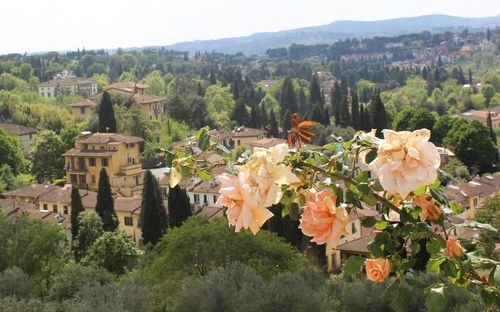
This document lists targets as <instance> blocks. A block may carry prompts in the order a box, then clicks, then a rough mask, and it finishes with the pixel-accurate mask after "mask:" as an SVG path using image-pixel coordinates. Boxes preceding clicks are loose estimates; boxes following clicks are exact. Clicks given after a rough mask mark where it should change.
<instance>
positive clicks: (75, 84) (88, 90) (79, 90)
mask: <svg viewBox="0 0 500 312" xmlns="http://www.w3.org/2000/svg"><path fill="white" fill-rule="evenodd" d="M38 93H40V95H41V96H43V97H45V98H50V97H56V96H58V95H71V94H78V95H81V96H84V97H89V96H92V95H94V94H96V93H97V82H95V81H94V80H92V79H87V78H79V77H68V78H60V79H53V80H49V81H45V82H42V83H40V86H39V87H38Z"/></svg>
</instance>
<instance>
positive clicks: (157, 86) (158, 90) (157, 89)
mask: <svg viewBox="0 0 500 312" xmlns="http://www.w3.org/2000/svg"><path fill="white" fill-rule="evenodd" d="M142 82H143V83H145V84H147V85H148V86H149V88H148V89H146V92H147V93H148V94H153V95H159V96H165V95H166V89H167V85H166V84H165V81H164V80H163V77H162V76H161V72H160V71H159V70H154V71H152V72H150V73H149V74H147V75H146V76H145V77H144V79H143V80H142Z"/></svg>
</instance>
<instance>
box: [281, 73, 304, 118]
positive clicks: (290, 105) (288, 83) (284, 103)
mask: <svg viewBox="0 0 500 312" xmlns="http://www.w3.org/2000/svg"><path fill="white" fill-rule="evenodd" d="M279 100H280V101H279V104H280V107H281V111H282V112H286V111H287V110H288V111H290V112H293V113H296V112H298V111H299V107H298V105H297V98H296V96H295V91H294V90H293V83H292V79H291V78H290V77H286V78H285V80H284V81H283V86H282V87H281V93H280V98H279Z"/></svg>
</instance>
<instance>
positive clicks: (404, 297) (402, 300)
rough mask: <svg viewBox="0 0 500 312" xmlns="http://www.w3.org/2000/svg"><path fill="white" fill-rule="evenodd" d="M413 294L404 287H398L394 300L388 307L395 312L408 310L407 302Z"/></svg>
mask: <svg viewBox="0 0 500 312" xmlns="http://www.w3.org/2000/svg"><path fill="white" fill-rule="evenodd" d="M412 295H413V293H412V292H411V291H410V290H409V289H408V288H406V287H405V286H404V285H401V286H399V288H398V292H397V295H396V297H395V298H394V300H393V301H392V302H391V303H390V305H389V306H390V307H391V308H392V309H393V310H394V311H396V312H405V311H406V310H407V309H408V302H409V301H410V298H411V296H412Z"/></svg>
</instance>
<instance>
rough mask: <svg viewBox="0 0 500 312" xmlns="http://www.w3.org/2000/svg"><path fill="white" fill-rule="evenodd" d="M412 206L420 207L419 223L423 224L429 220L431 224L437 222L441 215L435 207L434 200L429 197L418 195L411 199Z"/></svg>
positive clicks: (439, 210)
mask: <svg viewBox="0 0 500 312" xmlns="http://www.w3.org/2000/svg"><path fill="white" fill-rule="evenodd" d="M413 205H415V206H420V208H422V211H421V212H420V221H422V222H424V221H425V220H426V219H429V220H430V221H431V222H437V221H439V219H440V218H441V216H442V215H443V212H442V211H441V209H439V207H438V206H437V205H436V202H435V201H434V199H432V197H431V196H429V195H425V194H423V195H419V196H417V197H415V198H414V199H413Z"/></svg>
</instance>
